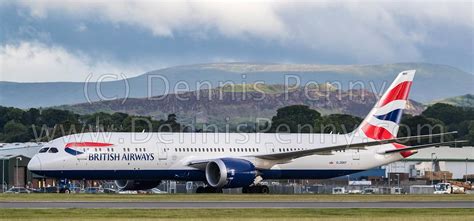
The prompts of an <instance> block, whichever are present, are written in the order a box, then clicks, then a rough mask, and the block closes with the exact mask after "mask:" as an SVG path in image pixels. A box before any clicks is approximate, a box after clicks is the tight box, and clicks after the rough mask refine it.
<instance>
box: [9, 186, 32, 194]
mask: <svg viewBox="0 0 474 221" xmlns="http://www.w3.org/2000/svg"><path fill="white" fill-rule="evenodd" d="M5 193H31V192H30V191H29V190H27V189H26V188H24V187H12V188H10V189H9V190H7V191H5Z"/></svg>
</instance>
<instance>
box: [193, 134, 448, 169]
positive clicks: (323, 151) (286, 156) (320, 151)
mask: <svg viewBox="0 0 474 221" xmlns="http://www.w3.org/2000/svg"><path fill="white" fill-rule="evenodd" d="M455 133H457V131H453V132H447V133H440V134H429V135H418V136H410V137H401V138H394V139H387V140H376V141H368V142H360V143H352V144H343V145H333V146H327V147H319V148H314V149H309V150H299V151H291V152H282V153H273V154H263V155H250V156H244V157H255V158H259V159H263V160H292V159H296V158H300V157H305V156H310V155H329V154H332V153H331V151H335V150H343V149H357V148H359V149H362V148H365V147H369V146H376V145H382V144H388V143H395V142H400V141H410V140H416V139H426V138H433V137H440V136H444V135H447V134H455ZM436 145H439V143H438V144H431V146H436ZM420 146H421V145H420ZM409 148H410V147H409ZM417 148H418V149H421V148H423V147H417ZM400 150H401V151H406V150H409V149H406V148H403V149H400ZM390 151H392V150H390ZM384 153H385V152H384ZM387 153H388V152H387ZM211 160H212V159H201V160H191V161H189V162H187V166H190V167H194V168H197V169H200V170H203V169H205V168H206V165H207V163H208V162H209V161H211Z"/></svg>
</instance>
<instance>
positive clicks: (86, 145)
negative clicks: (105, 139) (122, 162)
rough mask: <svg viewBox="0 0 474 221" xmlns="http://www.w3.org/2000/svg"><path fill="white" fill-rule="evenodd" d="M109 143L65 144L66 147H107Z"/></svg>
mask: <svg viewBox="0 0 474 221" xmlns="http://www.w3.org/2000/svg"><path fill="white" fill-rule="evenodd" d="M112 145H113V144H111V143H98V142H72V143H67V144H66V147H109V146H112Z"/></svg>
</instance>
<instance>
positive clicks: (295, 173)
mask: <svg viewBox="0 0 474 221" xmlns="http://www.w3.org/2000/svg"><path fill="white" fill-rule="evenodd" d="M361 171H362V170H260V173H261V176H262V178H263V179H329V178H334V177H339V176H344V175H348V174H353V173H357V172H361ZM32 172H33V173H35V174H38V175H41V176H45V177H53V178H67V179H77V180H82V179H86V180H124V179H130V180H133V179H135V180H186V181H205V180H206V175H205V173H204V171H201V170H64V171H60V170H49V171H32Z"/></svg>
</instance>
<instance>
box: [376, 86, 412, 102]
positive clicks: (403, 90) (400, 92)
mask: <svg viewBox="0 0 474 221" xmlns="http://www.w3.org/2000/svg"><path fill="white" fill-rule="evenodd" d="M411 83H412V82H411V81H404V82H402V83H400V84H398V85H397V86H395V87H394V88H392V89H391V90H390V91H389V92H388V94H387V96H385V97H384V98H383V100H382V101H381V102H380V105H379V106H380V107H382V106H384V105H386V104H388V103H390V102H392V101H395V100H406V99H407V98H408V94H409V93H410V87H411Z"/></svg>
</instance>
